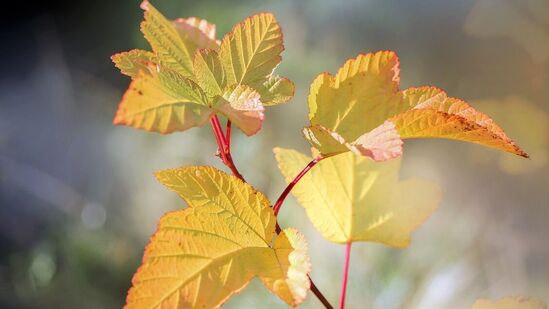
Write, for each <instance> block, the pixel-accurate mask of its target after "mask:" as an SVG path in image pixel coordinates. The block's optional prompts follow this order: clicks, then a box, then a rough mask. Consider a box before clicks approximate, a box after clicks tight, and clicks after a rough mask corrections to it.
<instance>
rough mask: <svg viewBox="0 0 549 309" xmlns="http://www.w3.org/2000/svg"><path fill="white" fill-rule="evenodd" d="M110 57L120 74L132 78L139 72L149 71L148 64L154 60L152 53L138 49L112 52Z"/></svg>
mask: <svg viewBox="0 0 549 309" xmlns="http://www.w3.org/2000/svg"><path fill="white" fill-rule="evenodd" d="M111 59H112V61H113V62H114V64H115V65H116V67H117V68H118V69H120V72H122V74H125V75H128V76H130V77H132V78H133V77H135V76H137V74H138V73H139V72H145V73H147V72H149V65H150V64H151V63H155V61H156V59H155V56H154V54H153V53H151V52H149V51H146V50H140V49H133V50H130V51H128V52H122V53H118V54H114V55H113V56H112V57H111Z"/></svg>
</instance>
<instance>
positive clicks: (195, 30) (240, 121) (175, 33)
mask: <svg viewBox="0 0 549 309" xmlns="http://www.w3.org/2000/svg"><path fill="white" fill-rule="evenodd" d="M141 7H142V8H143V9H144V10H145V20H144V21H143V22H142V24H141V30H142V32H143V33H144V35H145V38H146V39H147V41H149V43H150V45H151V46H152V49H153V51H152V52H149V51H143V50H132V51H129V52H124V53H119V54H116V55H114V56H113V57H112V59H113V61H114V63H115V65H116V66H117V67H118V68H119V69H120V70H121V71H122V73H123V74H126V75H129V76H131V77H132V79H133V80H134V81H133V82H132V84H131V85H130V89H129V90H128V91H127V92H126V94H125V95H124V97H123V98H122V102H121V104H120V108H119V110H118V112H117V115H116V117H115V119H114V123H115V124H124V125H129V126H133V127H136V128H140V129H144V130H148V131H153V132H160V133H171V132H174V131H184V130H186V129H189V128H191V127H195V126H201V125H203V124H205V123H206V122H207V120H208V117H209V116H210V115H212V114H213V113H220V114H222V115H224V116H226V117H227V118H228V119H229V120H231V121H232V122H233V123H234V124H235V125H236V126H237V127H238V128H239V129H240V130H242V131H243V132H244V133H245V134H247V135H252V134H255V133H256V132H257V131H259V130H260V129H261V125H262V122H263V117H264V115H263V111H264V106H269V105H276V104H280V103H285V102H287V101H289V100H290V99H291V98H292V97H293V95H294V85H293V83H292V82H291V81H290V80H288V79H286V78H284V77H279V76H277V75H273V71H274V69H275V67H276V66H277V65H278V63H279V62H280V59H281V57H280V54H281V52H282V51H283V50H284V47H283V45H282V33H281V31H280V26H279V25H278V23H277V21H276V19H275V18H274V16H273V15H272V14H269V13H261V14H257V15H253V16H251V17H248V18H247V19H245V20H244V21H242V22H241V23H239V24H237V25H236V26H235V27H234V28H233V30H232V31H231V32H230V33H228V34H227V35H226V36H225V37H224V39H223V44H222V46H221V47H220V44H221V42H219V41H218V40H216V38H215V35H216V34H215V32H216V29H215V28H216V27H215V25H214V24H211V23H209V22H207V21H206V20H204V19H200V18H197V17H189V18H179V19H176V20H174V21H170V20H168V19H166V18H165V17H164V16H163V15H162V14H161V13H160V12H159V11H158V10H157V9H156V8H155V7H154V6H152V5H151V4H150V3H149V2H148V1H143V3H142V4H141ZM163 75H170V76H173V78H172V77H170V78H162V76H163ZM136 79H140V80H136ZM149 82H150V83H151V85H147V83H149ZM164 91H165V92H166V93H163V92H164ZM143 94H144V95H143ZM192 103H194V104H192Z"/></svg>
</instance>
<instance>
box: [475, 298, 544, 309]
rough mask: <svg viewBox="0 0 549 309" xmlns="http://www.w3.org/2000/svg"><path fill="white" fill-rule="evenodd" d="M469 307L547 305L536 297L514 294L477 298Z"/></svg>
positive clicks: (536, 308) (539, 308)
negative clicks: (503, 296)
mask: <svg viewBox="0 0 549 309" xmlns="http://www.w3.org/2000/svg"><path fill="white" fill-rule="evenodd" d="M471 309H547V305H546V304H545V303H543V302H542V301H541V300H538V299H534V298H529V297H524V296H515V297H505V298H502V299H498V300H489V299H478V300H477V301H475V303H474V304H473V306H472V307H471Z"/></svg>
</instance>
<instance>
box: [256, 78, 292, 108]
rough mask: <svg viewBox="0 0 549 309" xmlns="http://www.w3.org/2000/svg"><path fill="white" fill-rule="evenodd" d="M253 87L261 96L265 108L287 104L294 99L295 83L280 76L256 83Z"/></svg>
mask: <svg viewBox="0 0 549 309" xmlns="http://www.w3.org/2000/svg"><path fill="white" fill-rule="evenodd" d="M251 87H252V88H254V89H255V90H257V92H259V93H260V94H261V102H262V103H263V106H272V105H277V104H282V103H286V102H288V101H290V100H291V99H292V98H293V97H294V92H295V86H294V83H292V82H291V81H290V80H289V79H287V78H284V77H280V76H278V75H271V76H269V78H268V79H267V80H266V81H260V82H256V83H254V84H252V85H251Z"/></svg>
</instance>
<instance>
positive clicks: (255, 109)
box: [214, 85, 264, 135]
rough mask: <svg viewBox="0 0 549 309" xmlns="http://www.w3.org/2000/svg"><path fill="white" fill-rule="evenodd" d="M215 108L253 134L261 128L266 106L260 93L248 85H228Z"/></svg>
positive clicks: (240, 127)
mask: <svg viewBox="0 0 549 309" xmlns="http://www.w3.org/2000/svg"><path fill="white" fill-rule="evenodd" d="M214 109H215V110H216V111H219V112H221V113H222V114H224V115H225V116H227V118H229V119H231V121H232V122H234V124H236V126H237V127H238V128H239V129H240V130H242V132H244V133H245V134H247V135H253V134H255V133H257V132H258V131H259V130H260V129H261V124H262V123H263V118H264V115H263V111H264V108H263V105H262V104H261V100H260V95H259V93H257V91H255V90H254V89H252V88H250V87H248V86H245V85H233V86H230V87H228V88H227V89H226V90H225V91H224V93H223V97H222V98H220V99H219V101H218V103H217V104H216V106H215V107H214Z"/></svg>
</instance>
